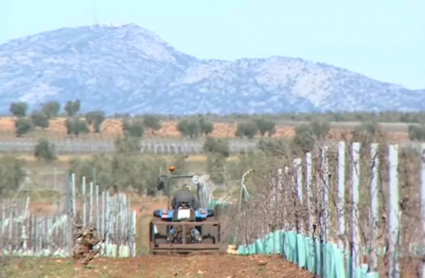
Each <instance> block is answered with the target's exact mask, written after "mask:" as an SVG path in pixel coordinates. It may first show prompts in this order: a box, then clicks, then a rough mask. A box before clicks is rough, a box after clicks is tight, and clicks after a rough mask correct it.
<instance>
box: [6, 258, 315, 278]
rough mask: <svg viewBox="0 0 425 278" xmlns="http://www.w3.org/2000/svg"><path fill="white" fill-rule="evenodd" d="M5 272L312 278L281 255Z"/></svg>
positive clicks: (46, 262) (61, 263) (127, 277)
mask: <svg viewBox="0 0 425 278" xmlns="http://www.w3.org/2000/svg"><path fill="white" fill-rule="evenodd" d="M3 271H6V272H7V275H8V276H7V277H8V278H15V277H16V278H18V277H19V278H33V277H45V278H59V277H60V278H106V277H108V278H136V277H137V278H142V277H143V278H169V277H186V278H192V277H194V278H195V277H196V278H199V277H202V278H243V277H245V278H250V277H270V278H278V277H279V278H298V277H299V278H301V277H303V278H307V277H308V278H309V277H314V276H313V275H312V274H310V273H308V272H307V271H304V270H300V269H298V267H297V266H296V265H294V264H291V263H289V262H287V261H285V260H283V259H282V258H281V257H279V256H250V257H242V256H236V255H225V254H221V255H196V256H184V257H183V256H156V257H154V256H144V257H138V258H123V259H110V258H97V259H95V260H93V261H92V263H91V264H90V266H89V268H81V267H79V266H74V264H73V262H72V261H71V260H67V259H16V260H14V261H12V262H11V263H10V264H9V266H7V267H6V268H5V269H4V270H3Z"/></svg>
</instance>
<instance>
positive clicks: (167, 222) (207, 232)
mask: <svg viewBox="0 0 425 278" xmlns="http://www.w3.org/2000/svg"><path fill="white" fill-rule="evenodd" d="M169 170H170V172H171V175H170V176H166V175H161V176H160V181H159V185H158V190H164V192H165V194H166V195H167V197H168V207H167V208H166V209H159V210H155V211H154V212H153V216H154V218H153V220H152V221H151V223H150V253H151V254H160V253H166V254H190V253H201V252H202V253H211V252H219V251H220V248H221V247H222V246H221V241H220V222H219V221H218V210H217V209H207V208H198V209H195V208H194V207H193V204H191V203H189V202H182V203H178V204H175V209H173V208H172V206H171V198H172V196H171V192H172V191H171V188H170V184H171V181H172V180H175V179H192V181H193V183H195V184H196V185H197V187H198V192H199V186H200V184H199V183H198V176H196V175H174V174H173V172H174V170H175V168H174V166H171V167H170V168H169ZM198 200H199V195H198ZM202 205H203V206H206V204H201V207H202Z"/></svg>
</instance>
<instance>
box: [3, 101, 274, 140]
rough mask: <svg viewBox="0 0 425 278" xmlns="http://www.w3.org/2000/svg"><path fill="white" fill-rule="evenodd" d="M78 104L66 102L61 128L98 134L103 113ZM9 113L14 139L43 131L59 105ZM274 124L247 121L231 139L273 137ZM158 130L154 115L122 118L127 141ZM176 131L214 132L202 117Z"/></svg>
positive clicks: (18, 105) (16, 105)
mask: <svg viewBox="0 0 425 278" xmlns="http://www.w3.org/2000/svg"><path fill="white" fill-rule="evenodd" d="M80 110H81V101H80V100H73V101H72V100H69V101H68V102H67V103H66V104H65V106H64V107H63V112H64V113H63V114H62V115H65V117H66V120H65V127H66V130H67V134H68V135H69V136H75V137H78V136H80V135H84V134H87V133H89V132H90V131H92V132H94V133H101V132H102V124H103V122H104V121H105V119H106V116H105V113H104V112H103V111H90V112H87V113H85V114H81V113H80ZM9 111H10V112H11V113H12V115H13V116H15V117H16V119H15V133H16V136H17V137H21V136H23V135H25V134H29V133H31V132H32V131H34V130H36V129H41V130H45V129H47V128H49V126H50V120H52V119H55V118H57V117H59V115H60V112H61V105H60V103H59V102H57V101H49V102H46V103H44V104H42V105H41V108H40V109H38V110H34V111H33V112H32V113H31V114H30V115H28V104H27V103H26V102H13V103H11V104H10V109H9ZM275 126H276V123H275V122H274V121H271V120H266V119H263V118H261V117H257V118H254V119H252V120H250V121H243V122H240V123H238V126H237V131H236V134H235V136H237V137H240V138H250V139H252V138H253V137H254V136H255V135H257V134H258V133H259V134H261V136H265V135H266V134H268V135H269V136H271V135H273V134H274V133H275V132H276V129H275ZM161 128H162V121H161V118H160V117H159V116H156V115H143V116H133V117H132V116H130V115H123V118H122V131H123V133H124V134H125V135H128V136H130V137H136V138H141V137H143V135H144V133H145V130H148V131H150V132H151V133H152V134H155V131H158V130H160V129H161ZM177 130H178V131H179V133H180V134H181V135H182V136H183V137H189V138H197V137H200V136H208V135H209V134H211V133H212V132H213V131H214V123H213V122H212V121H211V120H209V119H207V118H206V117H204V116H202V115H199V116H197V117H192V118H190V119H182V120H180V121H179V122H178V123H177Z"/></svg>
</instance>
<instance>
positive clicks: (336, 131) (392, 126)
mask: <svg viewBox="0 0 425 278" xmlns="http://www.w3.org/2000/svg"><path fill="white" fill-rule="evenodd" d="M64 122H65V118H58V119H54V120H51V121H50V127H49V128H48V129H46V130H37V131H35V132H34V133H32V134H31V135H28V136H31V137H35V138H40V137H47V138H49V139H51V140H63V139H66V138H68V136H67V134H66V128H65V123H64ZM303 123H306V122H300V121H284V122H283V121H281V122H278V124H277V128H276V134H275V135H274V136H273V137H274V138H290V137H292V136H294V135H295V132H294V127H295V126H297V125H300V124H303ZM330 124H331V127H332V129H331V134H332V136H333V137H340V136H341V133H343V132H346V131H348V130H351V129H353V128H354V127H355V126H358V125H360V124H361V123H360V122H331V123H330ZM381 126H382V127H383V128H384V130H385V131H387V132H388V133H389V139H391V140H394V141H405V140H408V136H407V127H408V125H407V124H405V123H382V124H381ZM236 127H237V122H236V121H234V122H231V121H226V122H224V121H223V122H215V123H214V132H213V133H212V136H214V137H217V138H235V132H236ZM14 132H15V123H14V119H13V118H11V117H3V118H0V140H1V139H8V138H15V134H14ZM120 134H122V121H121V120H120V119H106V120H105V122H104V123H103V125H102V133H101V134H95V133H90V134H87V135H84V136H81V138H82V139H87V140H89V141H94V140H105V139H113V138H115V137H116V136H118V135H120ZM144 138H146V139H153V140H157V139H160V138H161V139H170V140H172V141H176V140H177V139H179V138H180V139H182V138H181V136H180V133H179V132H178V130H177V122H176V121H163V122H162V128H161V129H160V130H159V131H156V132H155V134H152V133H151V132H150V131H148V130H146V131H145V135H144ZM180 139H179V140H180Z"/></svg>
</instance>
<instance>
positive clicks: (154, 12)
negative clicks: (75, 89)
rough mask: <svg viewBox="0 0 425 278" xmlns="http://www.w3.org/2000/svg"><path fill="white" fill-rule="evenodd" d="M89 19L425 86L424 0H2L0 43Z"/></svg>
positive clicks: (188, 46)
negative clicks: (308, 61) (297, 58)
mask: <svg viewBox="0 0 425 278" xmlns="http://www.w3.org/2000/svg"><path fill="white" fill-rule="evenodd" d="M94 23H136V24H138V25H140V26H141V27H144V28H146V29H149V30H151V31H154V32H155V33H157V34H158V35H159V36H161V37H162V38H163V39H164V40H165V41H167V42H168V43H169V44H171V45H172V46H174V47H175V48H177V49H178V50H180V51H183V52H186V53H188V54H191V55H194V56H197V57H199V58H216V59H237V58H242V57H247V58H249V57H269V56H274V55H282V56H291V57H299V58H303V59H309V60H313V61H318V62H323V63H328V64H332V65H335V66H339V67H343V68H347V69H349V70H352V71H356V72H359V73H362V74H365V75H367V76H369V77H372V78H375V79H378V80H381V81H386V82H391V83H397V84H401V85H404V86H406V87H408V88H412V89H419V88H425V0H320V1H319V0H287V1H286V0H167V1H166V0H72V1H71V0H40V1H34V0H0V43H3V42H6V41H7V40H10V39H14V38H18V37H22V36H26V35H29V34H34V33H38V32H41V31H47V30H53V29H57V28H60V27H67V26H78V25H88V24H94Z"/></svg>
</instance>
